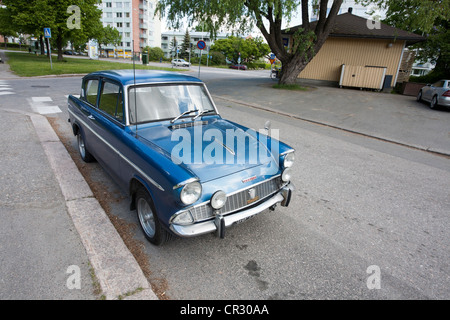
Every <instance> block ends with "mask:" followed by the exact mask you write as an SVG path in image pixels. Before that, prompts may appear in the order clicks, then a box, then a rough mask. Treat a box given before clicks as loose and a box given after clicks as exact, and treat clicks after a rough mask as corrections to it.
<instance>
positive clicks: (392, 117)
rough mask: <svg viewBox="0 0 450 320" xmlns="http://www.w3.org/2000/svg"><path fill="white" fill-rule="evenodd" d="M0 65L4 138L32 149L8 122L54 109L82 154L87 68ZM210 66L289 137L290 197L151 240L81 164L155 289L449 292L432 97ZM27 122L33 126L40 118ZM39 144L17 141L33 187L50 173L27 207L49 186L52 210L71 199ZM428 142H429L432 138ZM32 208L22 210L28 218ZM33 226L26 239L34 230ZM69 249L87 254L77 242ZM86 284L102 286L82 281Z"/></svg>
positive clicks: (197, 292)
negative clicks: (79, 110)
mask: <svg viewBox="0 0 450 320" xmlns="http://www.w3.org/2000/svg"><path fill="white" fill-rule="evenodd" d="M190 72H191V74H193V75H197V72H198V70H197V69H196V68H195V67H193V68H191V71H190ZM0 78H1V79H2V80H0V81H3V82H2V83H0V84H1V85H2V86H3V88H7V90H3V91H4V92H10V94H5V95H4V96H1V97H0V99H1V100H0V101H1V102H0V112H1V114H2V117H3V119H4V120H2V122H4V121H6V123H18V125H17V126H13V125H10V131H8V132H9V133H8V135H7V136H4V141H3V140H2V146H4V145H8V144H6V143H7V142H8V143H9V146H10V147H8V149H11V145H14V144H15V143H17V144H20V145H22V146H23V147H24V148H25V146H24V145H23V144H24V139H25V138H22V139H18V140H14V139H12V137H14V135H13V134H12V133H11V130H13V128H22V127H21V126H20V125H19V124H21V125H22V126H23V123H24V118H23V116H19V115H16V114H15V113H11V111H10V110H14V109H16V110H17V111H18V112H19V111H20V112H28V113H32V114H43V115H45V116H47V117H49V119H50V123H52V124H53V128H54V129H55V130H56V131H57V133H58V134H59V136H60V138H61V141H62V142H63V143H64V145H65V146H66V148H67V149H68V151H69V153H71V154H74V157H75V158H76V157H77V155H76V152H75V151H74V148H75V139H74V137H73V136H72V135H71V132H70V126H69V124H68V123H67V106H66V95H68V94H78V93H79V85H80V77H69V78H57V79H55V78H44V79H13V78H8V79H6V78H2V77H0ZM201 78H202V79H203V80H204V81H205V82H206V83H207V85H208V87H209V89H210V91H211V94H212V95H213V97H214V99H215V102H216V103H217V105H218V107H219V111H220V112H221V115H222V116H223V117H224V118H227V119H230V120H232V121H236V122H239V123H241V124H243V125H247V126H249V127H253V128H257V129H258V128H262V127H263V126H264V123H265V121H266V120H271V122H272V128H273V129H279V130H280V131H279V134H280V138H281V140H283V141H286V142H287V143H288V144H290V145H292V146H293V147H295V148H296V150H297V153H296V166H295V169H294V180H293V181H294V184H295V186H296V192H295V195H294V199H293V203H292V204H291V206H290V207H289V208H277V210H276V211H275V212H265V213H263V214H261V215H259V216H258V217H256V218H254V219H251V220H249V221H247V222H246V223H244V224H240V225H237V226H234V227H232V228H230V229H229V230H227V237H226V238H225V239H218V238H216V237H215V236H213V235H206V236H202V237H198V238H193V239H175V240H174V241H172V242H170V243H168V244H167V245H165V246H163V247H154V246H152V245H151V244H149V243H148V242H146V241H145V239H144V236H143V234H142V233H141V231H140V229H139V227H138V224H137V218H136V217H135V213H134V212H130V211H129V209H128V208H129V203H128V199H127V197H126V195H124V194H122V193H121V192H120V191H119V190H118V188H117V186H115V184H114V183H113V182H112V181H111V179H110V178H109V176H108V175H107V174H105V173H104V171H103V170H102V169H101V168H100V167H99V166H98V164H96V163H94V164H89V165H81V166H80V170H81V171H82V172H83V174H84V176H85V178H86V179H87V181H88V183H89V184H90V186H91V189H92V190H93V192H94V195H95V196H96V198H97V199H98V200H99V202H100V203H101V204H102V206H103V207H104V209H105V210H106V211H107V213H108V214H109V216H110V217H111V219H112V220H114V225H115V226H116V228H117V229H118V231H119V233H121V235H122V238H124V239H125V240H124V241H125V243H126V244H127V246H128V248H129V249H130V250H131V251H132V252H133V254H134V256H135V257H136V259H137V261H138V262H139V264H140V266H141V268H142V269H143V271H144V274H145V275H146V276H147V278H148V279H149V281H150V282H151V284H152V288H153V290H154V291H155V293H156V294H157V295H158V297H159V298H160V299H213V300H216V299H250V300H259V299H283V300H290V299H292V300H300V299H449V298H450V291H449V289H448V288H450V268H449V261H450V257H449V254H448V247H449V240H448V233H449V228H450V218H449V216H448V212H450V196H449V192H448V187H449V181H450V160H449V157H448V156H445V155H439V154H437V153H442V154H447V155H450V127H449V126H448V124H449V123H450V112H449V111H447V110H437V111H433V110H430V109H428V107H427V105H425V104H420V103H417V102H416V101H415V100H414V98H412V97H404V96H399V95H392V94H383V93H373V92H365V91H359V90H348V89H338V88H328V87H311V88H310V89H309V90H308V91H304V92H292V91H280V90H275V89H272V88H271V87H270V85H271V84H273V82H272V81H271V80H270V79H269V77H268V72H267V71H249V72H246V73H244V72H242V71H241V72H239V71H233V70H214V69H207V68H204V69H202V71H201ZM56 108H57V109H56ZM5 110H9V111H5ZM277 111H278V113H277ZM2 128H3V123H2ZM20 132H21V134H22V135H25V133H26V132H28V133H27V134H28V135H31V137H32V135H33V134H32V130H31V131H26V130H25V129H21V131H20ZM353 132H355V133H353ZM357 133H361V134H357ZM34 141H37V140H36V139H34ZM408 146H411V147H408ZM35 148H36V151H34V153H32V154H36V155H38V154H39V157H37V156H32V157H26V156H25V154H24V153H23V152H17V153H18V154H17V157H19V159H20V160H17V162H15V163H14V165H17V166H21V167H25V163H30V165H31V164H32V165H31V166H32V167H33V166H35V167H36V169H35V170H39V172H42V176H41V177H42V179H41V180H39V181H34V182H33V183H30V184H29V185H28V188H32V187H33V186H34V187H35V188H37V189H38V190H42V188H41V187H40V186H41V184H44V185H48V186H47V188H50V187H51V188H52V189H51V191H49V192H47V193H44V194H43V195H42V198H41V195H39V193H36V194H35V193H33V192H31V191H30V193H32V194H34V195H35V198H34V200H33V201H27V202H25V206H31V207H37V208H40V209H39V210H41V209H42V207H44V208H45V207H46V206H49V202H48V201H47V200H45V199H46V196H48V195H49V194H51V195H52V196H53V197H52V199H56V200H54V201H55V206H56V208H52V210H55V211H57V212H60V211H61V210H64V208H63V207H59V208H58V206H63V203H62V201H60V200H58V199H60V197H61V195H60V192H59V191H58V190H56V189H57V188H55V183H56V182H55V181H56V180H55V178H54V177H53V176H52V173H51V172H50V171H49V168H48V166H46V165H44V164H43V163H45V159H42V155H43V153H42V152H41V151H39V150H38V146H35ZM427 149H429V150H431V151H433V152H427V151H424V150H427ZM2 154H4V150H2ZM3 157H5V156H3ZM8 158H9V159H10V160H9V162H8V161H6V162H5V161H3V159H4V158H2V165H1V170H0V172H2V178H3V179H5V177H8V175H6V172H10V171H11V172H13V171H12V170H10V168H14V166H13V164H12V163H11V162H14V161H13V160H11V159H14V158H13V156H12V155H11V156H8ZM76 161H77V160H76ZM5 163H6V165H5ZM33 172H36V171H33ZM25 177H26V175H25V176H24V177H23V180H24V181H26V178H25ZM18 184H19V183H14V184H12V183H11V185H10V187H11V188H13V189H14V190H15V193H14V194H20V187H19V186H18ZM20 185H23V184H20ZM18 188H19V189H18ZM2 194H4V192H3V190H2ZM3 197H4V196H3ZM40 199H43V201H42V202H45V205H44V204H40V203H39V200H40ZM16 202H17V201H14V200H11V199H10V200H8V201H6V200H5V201H3V200H2V201H1V202H0V204H1V206H0V213H1V214H2V216H4V215H8V214H10V215H11V214H12V213H14V212H16V211H12V210H11V209H10V207H11V206H12V205H13V204H15V203H16ZM16 213H17V214H20V212H16ZM14 217H15V219H22V218H21V217H20V216H17V215H14ZM66 218H67V217H66ZM26 219H27V217H26V216H25V215H24V216H23V221H24V222H23V223H24V224H26V221H27V220H26ZM6 221H7V223H5V222H4V223H2V224H1V225H0V226H1V228H2V231H3V230H8V228H10V226H11V223H12V222H9V221H10V220H6ZM19 221H20V220H19ZM52 221H53V222H54V223H55V224H58V225H60V224H61V223H66V224H70V221H65V222H58V221H55V220H52ZM17 223H18V222H17ZM45 227H46V226H45V225H44V226H43V225H39V226H38V227H36V228H39V230H45ZM55 228H56V227H55ZM2 234H3V232H2ZM9 234H10V233H9ZM29 236H30V237H31V235H28V234H25V235H23V236H22V238H23V237H25V238H24V239H27V240H26V241H31V240H32V238H27V237H29ZM15 239H16V240H15V241H17V242H19V240H20V239H19V238H15ZM45 241H47V242H48V243H49V248H47V249H48V250H49V251H48V252H49V255H51V256H52V257H53V256H54V257H57V252H58V251H55V250H53V249H51V246H52V245H55V243H60V242H61V240H58V236H57V235H55V237H54V239H53V238H51V237H50V239H48V240H45ZM52 242H53V243H52ZM2 243H3V239H2ZM79 245H80V240H77V239H76V237H74V239H73V240H71V241H70V242H69V247H71V248H75V249H74V250H79V248H80V247H79ZM0 248H1V250H2V269H1V270H0V279H1V280H2V281H3V283H4V282H5V281H7V282H8V281H9V282H10V284H11V283H13V284H15V285H16V291H14V292H13V293H11V291H10V290H7V293H8V294H10V297H11V298H14V297H21V298H25V299H26V298H30V297H31V293H30V290H29V289H28V287H26V286H25V285H24V286H23V287H20V284H21V283H20V281H16V282H15V280H14V278H13V277H11V276H10V275H11V272H10V271H5V270H11V269H12V268H13V267H14V264H13V263H14V262H12V261H14V260H12V259H10V258H9V256H11V255H12V254H13V253H14V249H15V250H18V252H20V254H23V255H26V253H27V251H25V250H24V249H21V247H20V246H14V247H8V248H7V249H4V246H3V247H0ZM77 248H78V249H77ZM55 252H56V253H55ZM74 254H75V255H76V256H78V257H80V259H85V258H86V257H85V256H84V254H83V253H82V252H81V253H74ZM30 259H33V256H31V257H30ZM61 259H62V258H61ZM4 263H5V264H4ZM76 263H78V264H82V262H78V261H77V262H76ZM30 264H31V262H30ZM66 264H67V263H65V262H64V265H66ZM4 265H7V266H8V268H7V269H5V267H3V266H4ZM374 270H375V271H374ZM64 271H65V270H64ZM378 271H379V273H378V275H380V277H379V278H378V279H379V289H377V288H376V289H373V286H372V285H373V284H374V283H373V282H370V280H371V279H373V278H372V277H371V276H373V275H374V274H375V275H377V272H378ZM374 272H375V273H374ZM44 274H45V272H42V271H40V266H37V267H36V268H35V269H34V275H35V277H37V278H43V277H44ZM8 275H9V276H8ZM47 277H48V275H47ZM63 278H64V277H63ZM63 280H64V281H65V278H64V279H63ZM1 284H2V283H1V282H0V293H2V294H3V295H5V290H6V289H4V288H10V286H9V287H6V286H4V285H1ZM64 285H65V282H64V283H63V286H64ZM37 287H39V284H37V285H36V288H37ZM84 289H85V290H87V289H86V288H84ZM35 290H37V289H35ZM89 290H90V289H89ZM89 290H88V291H89ZM31 291H32V290H31ZM89 292H91V291H89ZM60 294H61V297H60V298H61V299H63V298H68V297H69V298H70V296H68V294H69V293H67V292H66V291H61V292H60ZM77 294H80V295H81V296H82V297H83V298H94V295H92V293H86V292H85V291H84V292H79V291H78V293H77ZM5 297H7V296H6V295H5ZM75 298H76V299H77V298H78V297H75Z"/></svg>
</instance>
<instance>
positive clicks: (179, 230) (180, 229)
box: [170, 183, 294, 238]
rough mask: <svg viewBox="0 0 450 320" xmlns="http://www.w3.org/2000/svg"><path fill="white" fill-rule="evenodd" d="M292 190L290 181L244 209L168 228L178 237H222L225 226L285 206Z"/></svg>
mask: <svg viewBox="0 0 450 320" xmlns="http://www.w3.org/2000/svg"><path fill="white" fill-rule="evenodd" d="M293 190H294V187H293V185H292V183H291V184H288V185H287V186H285V187H283V188H282V189H281V190H280V191H278V192H277V193H276V194H275V195H273V196H272V197H270V198H268V199H266V200H265V201H264V202H262V203H260V204H259V205H257V206H255V207H252V208H250V209H245V210H242V211H238V212H236V213H231V214H228V215H220V214H218V215H216V216H215V217H214V219H213V220H208V221H204V222H199V223H196V224H192V225H177V224H171V225H170V230H172V232H173V233H175V234H176V235H178V236H180V237H194V236H199V235H202V234H206V233H211V232H216V233H217V235H218V236H219V237H220V238H223V237H225V228H228V227H230V226H232V225H233V224H235V223H240V222H243V221H245V220H247V219H249V218H251V217H253V216H255V215H257V214H259V213H261V212H263V211H264V210H266V209H268V208H270V207H272V206H274V205H276V204H281V205H282V206H283V207H287V206H288V205H289V202H290V200H291V194H292V191H293Z"/></svg>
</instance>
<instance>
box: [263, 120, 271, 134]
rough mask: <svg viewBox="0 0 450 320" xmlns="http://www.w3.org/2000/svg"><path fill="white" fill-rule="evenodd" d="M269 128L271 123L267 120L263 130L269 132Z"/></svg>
mask: <svg viewBox="0 0 450 320" xmlns="http://www.w3.org/2000/svg"><path fill="white" fill-rule="evenodd" d="M271 126H272V123H271V122H270V120H267V121H266V123H265V124H264V129H266V131H267V132H269V131H270V127H271Z"/></svg>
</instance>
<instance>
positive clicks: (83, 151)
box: [77, 134, 86, 158]
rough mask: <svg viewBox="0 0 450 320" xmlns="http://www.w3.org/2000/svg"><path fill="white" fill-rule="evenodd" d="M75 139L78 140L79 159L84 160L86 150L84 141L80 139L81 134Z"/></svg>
mask: <svg viewBox="0 0 450 320" xmlns="http://www.w3.org/2000/svg"><path fill="white" fill-rule="evenodd" d="M77 139H78V150H79V151H80V154H81V157H83V158H84V154H85V150H86V149H85V147H84V141H83V138H82V137H81V134H78V136H77Z"/></svg>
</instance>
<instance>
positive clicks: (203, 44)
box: [197, 40, 206, 50]
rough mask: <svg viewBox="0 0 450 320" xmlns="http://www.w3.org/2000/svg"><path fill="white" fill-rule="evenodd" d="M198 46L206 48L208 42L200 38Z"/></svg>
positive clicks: (202, 48) (201, 48)
mask: <svg viewBox="0 0 450 320" xmlns="http://www.w3.org/2000/svg"><path fill="white" fill-rule="evenodd" d="M197 48H199V49H200V50H204V49H205V48H206V42H205V41H203V40H199V41H198V42H197Z"/></svg>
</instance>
